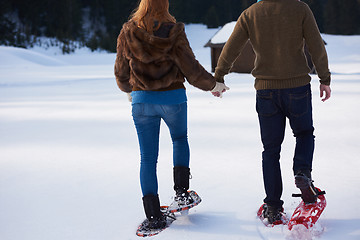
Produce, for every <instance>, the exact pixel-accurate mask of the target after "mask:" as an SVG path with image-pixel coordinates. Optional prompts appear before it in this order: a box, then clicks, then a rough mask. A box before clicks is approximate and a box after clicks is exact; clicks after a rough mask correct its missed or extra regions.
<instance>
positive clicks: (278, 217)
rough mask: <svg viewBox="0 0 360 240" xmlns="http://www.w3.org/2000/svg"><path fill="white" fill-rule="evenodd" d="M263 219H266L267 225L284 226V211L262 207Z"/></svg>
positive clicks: (278, 208)
mask: <svg viewBox="0 0 360 240" xmlns="http://www.w3.org/2000/svg"><path fill="white" fill-rule="evenodd" d="M263 209H264V211H263V216H262V217H263V219H267V223H268V224H273V225H278V224H284V222H285V221H284V216H285V213H284V209H283V208H282V207H275V206H270V205H267V204H264V205H263Z"/></svg>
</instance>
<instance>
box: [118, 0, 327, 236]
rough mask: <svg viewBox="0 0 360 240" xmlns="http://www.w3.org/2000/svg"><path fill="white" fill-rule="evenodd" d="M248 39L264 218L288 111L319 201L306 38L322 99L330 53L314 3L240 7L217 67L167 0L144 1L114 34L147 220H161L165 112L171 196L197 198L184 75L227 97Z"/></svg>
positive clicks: (277, 206) (151, 223) (273, 199)
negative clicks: (192, 189)
mask: <svg viewBox="0 0 360 240" xmlns="http://www.w3.org/2000/svg"><path fill="white" fill-rule="evenodd" d="M248 39H250V42H251V44H252V46H253V49H254V52H255V54H256V60H255V66H254V69H253V71H252V75H253V76H254V77H255V85H254V86H255V89H256V111H257V113H258V118H259V124H260V131H261V141H262V143H263V148H264V149H263V153H262V171H263V179H264V187H265V193H266V197H265V199H264V203H265V206H266V207H265V208H264V209H265V211H264V215H265V216H264V217H266V218H268V221H269V222H270V223H272V222H276V221H278V220H280V218H281V214H282V211H283V208H282V205H283V201H282V200H281V195H282V178H281V172H280V162H279V160H280V151H281V144H282V141H283V139H284V133H285V124H286V118H288V119H289V123H290V126H291V129H292V131H293V134H294V137H295V138H296V146H295V153H294V158H293V172H294V177H295V184H296V186H297V187H298V188H299V189H300V190H301V193H302V194H301V195H302V198H303V200H304V202H305V203H312V202H315V201H316V198H317V192H316V191H317V190H316V188H315V187H314V185H313V181H312V177H311V171H312V161H313V152H314V135H313V132H314V127H313V120H312V103H311V96H312V94H311V87H310V81H311V77H310V75H309V72H310V69H309V68H308V66H307V62H306V61H307V60H306V57H305V54H304V50H303V49H304V44H305V43H306V44H307V46H308V49H309V53H310V54H311V57H312V60H313V63H314V65H315V67H316V71H317V74H318V76H319V78H320V97H321V98H322V101H326V100H327V99H329V98H330V94H331V89H330V71H329V68H328V59H327V53H326V50H325V46H324V42H323V40H322V38H321V36H320V33H319V30H318V27H317V24H316V21H315V19H314V16H313V14H312V12H311V10H310V8H309V7H308V6H307V5H306V4H305V3H303V2H301V1H298V0H262V1H258V2H257V3H255V4H253V5H252V6H250V7H249V8H248V9H246V10H244V11H243V12H242V13H241V15H240V17H239V18H238V20H237V23H236V26H235V28H234V30H233V33H232V34H231V36H230V38H229V40H228V41H227V43H226V44H225V46H224V49H223V51H222V53H221V55H220V57H219V61H218V64H217V67H216V70H215V75H214V76H212V75H211V74H210V73H208V72H207V71H206V70H205V69H204V68H203V67H202V66H201V65H200V63H199V62H198V61H197V60H196V58H195V56H194V53H193V52H192V49H191V48H190V45H189V42H188V39H187V36H186V34H185V30H184V24H183V23H180V22H176V19H175V18H174V17H173V16H172V15H171V14H170V13H169V1H168V0H141V1H140V2H139V5H138V7H137V8H136V9H135V10H134V11H133V13H132V15H131V16H130V18H129V21H128V22H127V23H125V24H124V25H123V27H122V29H121V31H120V34H119V36H118V39H117V56H116V61H115V67H114V72H115V76H116V81H117V84H118V86H119V88H120V89H121V90H122V91H123V92H125V93H127V94H128V97H129V100H130V101H131V102H132V116H133V120H134V124H135V127H136V131H137V135H138V140H139V146H140V153H141V161H140V185H141V190H142V195H143V198H142V199H143V205H144V211H145V215H146V217H147V219H148V228H149V229H161V228H163V227H164V226H165V225H166V216H164V214H163V213H162V212H161V210H160V201H159V196H158V182H157V174H156V171H157V168H156V166H157V158H158V150H159V131H160V122H161V119H162V120H163V121H164V122H165V123H166V125H167V126H168V128H169V130H170V134H171V139H172V143H173V166H174V168H173V171H174V172H173V174H174V190H175V197H174V201H175V202H176V203H177V204H178V206H185V207H186V206H192V205H191V204H192V203H194V201H196V200H195V199H194V195H192V194H189V191H188V189H189V178H190V169H189V159H190V154H189V144H188V136H187V96H186V90H185V87H184V81H185V79H186V80H187V81H188V82H189V83H190V84H191V85H193V86H195V87H197V88H199V89H202V90H204V91H210V92H211V93H212V94H213V95H214V96H216V97H221V96H222V94H223V93H224V92H225V91H227V90H229V88H228V87H227V86H226V85H225V83H224V76H225V75H226V74H228V73H229V71H230V68H231V66H232V64H233V63H234V61H235V60H236V58H237V57H238V56H239V54H240V53H241V51H242V49H243V47H244V45H245V43H246V42H247V41H248Z"/></svg>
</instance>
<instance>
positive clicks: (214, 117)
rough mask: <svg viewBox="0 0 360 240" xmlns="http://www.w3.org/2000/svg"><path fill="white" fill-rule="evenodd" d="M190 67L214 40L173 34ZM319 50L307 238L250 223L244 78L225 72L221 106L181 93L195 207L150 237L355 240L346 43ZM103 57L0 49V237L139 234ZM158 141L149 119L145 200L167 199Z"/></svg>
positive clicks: (359, 80)
mask: <svg viewBox="0 0 360 240" xmlns="http://www.w3.org/2000/svg"><path fill="white" fill-rule="evenodd" d="M186 31H187V34H188V37H189V40H190V43H191V46H192V48H193V50H194V52H195V55H196V56H197V58H198V59H199V61H200V62H201V63H202V64H203V65H204V66H205V68H206V69H208V70H210V69H211V66H210V50H209V48H203V47H202V46H203V45H204V44H205V43H206V42H207V41H208V40H209V39H210V38H211V37H212V36H213V35H214V34H215V33H216V32H217V31H218V29H207V28H206V27H205V26H202V25H196V24H192V25H187V26H186ZM323 38H324V40H325V41H326V42H327V43H328V45H327V46H326V47H327V50H328V54H329V59H330V67H331V71H332V72H333V73H334V74H333V76H332V79H333V82H332V90H333V92H332V98H331V99H330V100H328V101H327V102H325V103H323V102H321V101H320V98H319V90H318V86H319V84H318V78H317V76H313V81H312V89H313V108H314V123H315V135H316V149H315V155H314V170H313V176H314V180H315V185H316V186H318V187H320V188H322V189H324V190H326V191H327V194H326V198H327V202H328V206H327V208H326V209H325V211H324V213H323V215H322V216H321V219H320V220H319V222H318V223H317V224H316V227H315V228H314V229H313V230H312V231H306V230H305V229H297V231H291V232H289V231H288V230H287V229H286V227H282V226H276V227H274V228H265V227H264V226H263V225H262V224H261V222H260V221H259V220H258V219H256V217H255V216H256V211H257V209H258V208H259V206H260V205H261V203H262V199H263V198H264V190H263V184H262V174H261V151H262V146H261V142H260V136H259V127H258V122H257V115H256V112H255V90H254V88H253V82H254V79H253V77H252V76H251V75H250V74H236V73H231V74H229V75H228V76H227V77H226V83H227V85H228V86H229V87H230V88H231V89H230V91H229V92H227V93H225V94H224V97H223V98H222V99H219V98H214V97H213V96H212V95H211V94H210V93H206V92H202V91H201V90H199V89H196V88H194V87H192V86H190V85H187V93H188V99H189V100H188V106H189V113H188V120H189V126H188V127H189V143H190V148H191V172H192V176H193V178H192V180H191V183H190V184H191V189H194V190H196V191H197V192H198V194H199V195H200V196H201V197H202V199H203V201H202V203H201V204H200V205H199V206H197V207H195V208H194V209H193V210H190V214H189V215H188V216H181V217H180V218H179V219H178V220H177V221H175V222H174V223H173V224H172V225H171V227H170V228H169V229H166V230H165V231H164V232H162V233H161V234H159V235H158V236H156V237H152V238H151V239H160V240H161V239H166V240H168V239H173V240H180V239H186V240H213V239H214V240H215V239H216V240H218V239H226V240H233V239H234V240H235V239H237V240H238V239H241V240H248V239H249V240H251V239H326V240H338V239H350V240H351V239H354V240H355V239H360V227H359V225H360V215H359V211H358V209H357V203H358V200H359V199H360V190H359V188H358V186H359V185H360V178H359V177H358V171H359V169H360V161H359V159H358V158H359V149H360V143H359V141H358V136H359V135H360V128H359V122H360V115H359V113H358V109H360V108H359V105H360V101H359V100H360V99H359V98H360V49H359V46H360V44H359V42H360V36H333V35H326V34H324V35H323ZM114 60H115V54H107V53H101V52H96V53H91V52H90V51H89V50H86V49H80V50H77V51H76V52H75V53H74V54H70V55H59V54H58V50H56V49H55V48H49V49H47V50H46V51H45V50H43V49H39V48H34V49H29V50H25V49H17V48H12V47H3V46H0V239H1V240H49V239H51V240H104V239H106V240H112V239H114V240H115V239H117V240H118V239H124V240H125V239H126V240H129V239H139V238H138V237H136V236H135V230H136V227H137V225H138V224H139V223H140V222H141V221H142V220H143V219H144V217H145V216H144V213H143V208H142V201H141V191H140V186H139V179H138V172H139V155H140V154H139V149H138V143H137V136H136V132H135V128H134V126H133V122H132V118H131V106H130V103H129V102H128V101H127V97H126V95H125V94H124V93H122V92H120V91H119V90H118V89H117V86H116V83H115V79H114V76H113V63H114ZM293 151H294V138H293V136H292V134H291V130H290V129H289V127H288V128H287V132H286V137H285V141H284V143H283V150H282V155H281V157H282V160H281V164H282V170H283V181H284V193H283V200H284V201H285V205H284V207H285V211H286V212H287V214H288V215H291V213H292V211H293V210H294V209H295V207H296V206H297V204H298V202H299V199H295V198H292V197H291V194H292V193H294V192H298V191H297V189H296V188H295V186H294V181H293V176H292V171H291V168H292V155H293ZM171 154H172V146H171V140H170V137H169V132H168V129H167V128H166V126H165V125H164V124H163V125H162V128H161V136H160V155H159V164H158V177H159V195H160V199H161V202H162V204H169V203H170V202H171V199H172V196H173V190H172V160H171V158H172V157H171Z"/></svg>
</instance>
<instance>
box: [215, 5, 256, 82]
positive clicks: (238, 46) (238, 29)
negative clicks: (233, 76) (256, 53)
mask: <svg viewBox="0 0 360 240" xmlns="http://www.w3.org/2000/svg"><path fill="white" fill-rule="evenodd" d="M245 17H246V16H245V11H244V12H243V13H242V14H241V15H240V17H239V19H238V20H237V22H236V25H235V28H234V30H233V32H232V34H231V35H230V37H229V39H228V41H227V42H226V44H225V46H224V48H223V50H222V51H221V54H220V57H219V60H218V63H217V66H216V68H215V79H216V81H219V82H224V76H225V75H226V74H228V73H229V71H230V69H231V67H232V66H233V64H234V62H235V60H236V58H237V57H238V56H239V55H240V53H241V51H242V50H243V48H244V46H245V43H246V42H247V40H248V39H249V34H248V30H247V24H246V18H245Z"/></svg>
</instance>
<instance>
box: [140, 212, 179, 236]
mask: <svg viewBox="0 0 360 240" xmlns="http://www.w3.org/2000/svg"><path fill="white" fill-rule="evenodd" d="M160 210H161V212H162V214H163V215H162V218H161V219H154V220H153V219H151V220H149V219H145V220H144V221H143V222H142V223H141V224H140V225H139V227H138V228H137V230H136V235H137V236H139V237H151V236H155V235H157V234H159V233H160V232H162V231H163V230H164V229H166V228H168V227H169V226H170V225H171V223H172V222H173V221H175V220H176V217H175V214H174V213H171V212H169V211H168V206H161V207H160Z"/></svg>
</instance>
